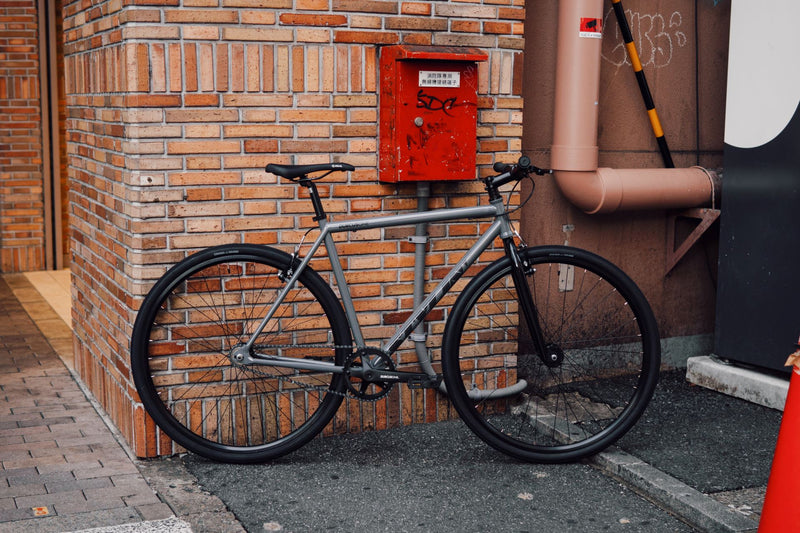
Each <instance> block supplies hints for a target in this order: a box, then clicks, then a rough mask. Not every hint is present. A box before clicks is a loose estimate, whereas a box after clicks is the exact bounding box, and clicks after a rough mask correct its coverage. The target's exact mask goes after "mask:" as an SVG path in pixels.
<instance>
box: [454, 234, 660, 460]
mask: <svg viewBox="0 0 800 533" xmlns="http://www.w3.org/2000/svg"><path fill="white" fill-rule="evenodd" d="M520 257H521V258H522V260H523V263H524V265H525V267H526V270H527V273H526V278H527V280H528V284H529V287H530V292H531V295H532V297H533V300H534V305H535V307H536V311H537V314H538V318H539V322H540V324H541V329H542V331H543V335H544V341H545V344H546V346H547V357H540V354H539V353H538V352H537V350H536V348H535V347H534V343H533V342H532V340H531V336H530V335H529V334H528V332H527V331H526V328H525V327H524V325H521V324H522V323H524V320H522V319H521V318H520V316H519V314H518V308H519V306H518V302H517V294H516V290H515V288H514V283H513V280H512V276H511V262H510V261H509V260H508V259H507V258H502V259H499V260H498V261H495V262H494V263H492V264H491V265H489V266H488V267H487V268H486V269H484V270H483V271H482V272H480V273H479V274H478V275H477V276H476V277H475V278H474V279H473V280H472V281H471V282H470V283H469V285H467V287H466V288H465V289H464V291H463V293H462V294H461V295H460V296H459V298H458V300H457V301H456V303H455V305H454V307H453V310H452V313H451V316H450V318H449V319H448V321H447V325H446V328H445V336H444V342H443V352H442V353H443V355H442V359H443V370H444V379H445V383H446V384H447V391H448V394H449V396H450V399H451V400H452V402H453V404H454V406H455V408H456V410H457V411H458V413H459V415H460V416H461V418H462V419H463V420H464V422H465V423H466V424H467V425H468V426H469V427H470V428H471V429H472V430H473V431H474V432H475V433H476V434H477V435H478V436H479V437H480V438H481V439H483V440H484V441H486V442H487V443H489V444H490V445H492V446H494V447H495V448H497V449H499V450H500V451H502V452H504V453H506V454H509V455H511V456H514V457H517V458H519V459H523V460H526V461H537V462H566V461H574V460H577V459H580V458H582V457H586V456H588V455H592V454H594V453H597V452H599V451H601V450H603V449H604V448H606V447H607V446H609V445H610V444H612V443H613V442H614V441H616V440H617V439H618V438H620V437H621V436H622V435H623V434H624V433H625V432H626V431H628V430H629V429H630V428H631V427H632V426H633V424H634V423H635V422H636V420H637V419H638V418H639V416H640V415H641V414H642V412H643V411H644V409H645V407H646V406H647V403H648V402H649V401H650V398H651V397H652V394H653V391H654V389H655V386H656V382H657V380H658V371H659V365H660V359H661V355H660V343H659V336H658V328H657V325H656V321H655V318H654V317H653V313H652V311H651V309H650V306H649V305H648V303H647V300H646V299H645V298H644V296H643V295H642V293H641V291H640V290H639V289H638V288H637V287H636V285H635V284H634V283H633V281H631V280H630V278H628V277H627V276H626V275H625V274H624V273H623V272H622V271H621V270H620V269H619V268H617V267H615V266H614V265H612V264H611V263H609V262H608V261H606V260H605V259H602V258H601V257H599V256H597V255H594V254H591V253H589V252H586V251H583V250H579V249H574V248H568V247H560V246H554V247H542V248H528V249H525V250H522V251H521V252H520ZM551 358H552V359H555V360H552V359H551ZM521 380H524V383H519V382H520V381H521ZM514 384H518V387H517V388H518V389H519V388H522V386H521V385H525V386H524V389H523V390H522V391H521V392H520V391H516V392H514V391H508V390H507V391H506V394H505V395H504V394H503V393H502V389H503V388H504V387H509V386H512V385H514ZM515 390H516V389H515Z"/></svg>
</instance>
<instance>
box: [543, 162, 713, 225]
mask: <svg viewBox="0 0 800 533" xmlns="http://www.w3.org/2000/svg"><path fill="white" fill-rule="evenodd" d="M553 175H554V178H555V181H556V184H557V185H558V188H559V190H561V193H562V194H563V195H564V196H565V197H566V198H567V200H569V201H570V202H571V203H572V204H573V205H575V206H576V207H578V208H579V209H581V210H582V211H584V212H585V213H588V214H595V213H614V212H616V211H623V210H641V209H683V208H690V207H698V206H701V205H706V204H709V203H712V202H713V201H714V198H715V196H716V195H717V194H718V192H719V178H718V177H717V175H716V174H715V173H713V172H710V171H707V170H706V169H703V168H700V167H691V168H666V169H612V168H598V169H597V170H594V171H565V170H556V171H554V172H553Z"/></svg>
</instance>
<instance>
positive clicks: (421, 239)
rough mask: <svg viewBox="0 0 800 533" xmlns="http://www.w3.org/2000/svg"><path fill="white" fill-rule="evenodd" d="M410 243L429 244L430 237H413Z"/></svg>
mask: <svg viewBox="0 0 800 533" xmlns="http://www.w3.org/2000/svg"><path fill="white" fill-rule="evenodd" d="M408 242H410V243H412V244H427V243H428V237H427V236H426V235H412V236H410V237H409V238H408Z"/></svg>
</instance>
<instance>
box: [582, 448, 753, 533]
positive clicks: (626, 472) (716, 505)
mask: <svg viewBox="0 0 800 533" xmlns="http://www.w3.org/2000/svg"><path fill="white" fill-rule="evenodd" d="M590 464H592V465H594V466H596V467H597V468H599V469H600V470H602V471H603V472H605V473H607V474H609V475H611V476H613V477H616V478H618V479H619V480H621V481H622V482H623V483H625V484H626V485H627V486H629V487H630V488H632V489H633V490H635V491H636V492H638V493H640V494H641V495H643V496H644V497H645V498H647V499H649V500H650V501H652V502H653V503H655V504H657V505H659V506H660V507H662V508H664V509H666V510H667V511H669V512H670V513H672V514H674V515H675V516H677V517H678V518H680V519H681V520H683V521H685V522H686V523H688V524H689V525H691V526H693V527H696V528H698V529H701V530H702V531H709V532H715V533H716V532H721V533H722V532H725V533H728V532H736V533H744V532H755V531H756V530H757V529H758V524H757V523H756V522H755V521H753V520H751V519H749V518H747V517H745V516H744V515H741V514H738V513H736V512H735V511H733V510H731V509H730V508H729V507H727V506H725V505H723V504H721V503H720V502H718V501H716V500H714V499H713V498H711V497H710V496H706V495H705V494H703V493H702V492H700V491H698V490H696V489H693V488H692V487H690V486H689V485H687V484H685V483H683V482H682V481H680V480H678V479H676V478H674V477H672V476H670V475H669V474H666V473H664V472H662V471H661V470H658V469H657V468H655V467H653V466H651V465H650V464H648V463H646V462H644V461H642V460H641V459H639V458H637V457H635V456H633V455H631V454H629V453H627V452H624V451H622V450H620V449H618V448H614V447H612V448H609V449H608V450H607V451H605V452H602V453H600V454H598V455H596V456H595V457H593V458H592V459H591V460H590Z"/></svg>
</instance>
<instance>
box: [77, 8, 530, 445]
mask: <svg viewBox="0 0 800 533" xmlns="http://www.w3.org/2000/svg"><path fill="white" fill-rule="evenodd" d="M123 4H124V7H123ZM201 4H202V7H194V6H195V5H198V6H199V5H201ZM84 5H85V4H84V3H83V2H79V1H74V2H67V3H66V5H65V11H64V14H65V15H64V18H65V20H64V31H65V37H66V47H65V54H66V56H67V57H66V66H67V104H68V110H69V111H68V117H69V118H68V139H69V147H68V152H69V164H70V168H69V173H70V176H71V178H72V179H73V180H74V181H75V186H74V187H73V190H74V193H73V195H72V197H71V209H72V211H73V213H74V217H73V224H72V227H71V238H72V241H73V250H74V252H73V255H74V263H73V264H74V266H73V272H74V277H75V280H76V281H75V284H76V290H77V295H78V297H77V301H76V306H75V311H74V314H75V321H76V332H75V336H76V366H77V368H78V369H79V371H80V373H81V375H82V376H83V379H84V380H85V381H86V383H87V384H88V386H89V387H90V389H91V390H92V391H93V392H94V394H95V396H96V397H97V398H98V399H99V400H100V402H101V403H102V404H103V405H104V406H105V408H106V410H107V411H108V412H109V414H110V416H111V418H112V419H113V420H114V421H115V423H116V424H117V425H118V426H119V427H120V429H121V431H122V434H123V435H125V437H126V438H127V439H128V440H129V442H131V443H132V445H133V448H134V451H135V453H136V454H137V455H140V456H153V455H157V454H164V453H169V452H170V451H171V447H170V443H169V442H168V440H167V439H165V438H162V437H161V436H160V435H159V434H158V432H157V431H156V430H155V428H154V427H153V425H152V422H151V421H150V420H149V418H148V417H146V416H145V414H144V413H143V411H142V408H141V405H140V403H139V401H138V398H137V396H136V393H135V390H134V388H133V385H132V380H131V376H130V367H129V360H128V359H129V353H128V343H129V336H130V333H131V329H132V323H133V321H134V317H135V313H136V310H137V309H138V307H139V305H140V303H141V299H142V298H143V296H144V295H145V294H146V292H147V290H148V289H149V287H150V286H152V284H153V283H154V282H155V280H156V279H157V278H158V277H159V276H160V275H162V274H163V273H164V272H165V270H166V269H167V268H168V266H169V265H171V264H173V263H174V262H176V261H178V260H180V259H181V258H183V257H185V256H186V255H187V254H191V253H192V252H194V251H196V250H198V249H200V248H201V247H205V246H209V245H213V244H220V243H237V242H252V243H264V244H270V245H275V246H278V247H281V248H283V249H287V250H290V249H292V248H293V246H294V244H295V243H297V242H298V240H299V239H300V237H301V235H302V234H303V233H304V232H305V230H306V229H307V228H308V227H310V225H311V224H312V221H311V216H310V215H311V214H312V212H311V206H310V203H309V202H308V201H307V199H305V198H303V197H302V195H301V193H300V192H299V191H298V188H297V187H296V186H294V185H291V184H287V183H284V182H279V181H278V180H277V179H276V178H275V176H272V175H268V174H266V173H265V172H264V170H263V167H264V165H265V164H266V163H269V162H275V163H288V162H296V163H313V162H327V161H331V160H340V161H345V162H348V163H351V164H353V165H356V166H357V167H358V168H357V170H356V171H355V172H353V173H352V174H351V175H350V176H349V177H345V176H344V175H341V176H339V177H337V178H334V177H332V179H330V180H329V181H326V182H323V184H322V185H323V186H322V190H323V194H324V196H325V197H326V199H325V202H326V208H327V210H328V211H329V213H331V214H332V215H333V216H334V217H335V216H336V215H337V214H342V213H350V214H353V215H365V214H374V213H381V212H385V213H396V212H398V211H405V210H413V209H415V208H416V200H415V191H416V189H415V186H414V185H413V184H412V185H409V184H404V185H385V184H379V183H378V182H377V175H378V171H377V166H378V156H377V153H376V150H377V146H378V143H377V135H378V83H379V80H378V68H377V65H378V57H379V53H380V52H379V51H380V46H382V45H387V44H400V43H404V44H433V45H449V46H471V47H479V48H481V49H482V50H484V51H485V52H486V53H487V54H488V55H489V60H488V61H487V62H485V63H481V64H480V66H479V68H480V74H479V102H478V106H479V116H478V137H479V139H478V151H479V154H478V164H479V167H480V168H479V173H480V174H485V173H487V172H489V171H490V170H489V169H490V167H491V164H492V163H494V162H495V160H497V159H502V160H504V161H509V160H513V158H514V157H516V156H517V155H518V154H519V150H520V142H521V141H520V139H521V135H522V125H521V121H522V98H521V96H520V93H521V91H520V88H521V75H520V73H521V67H522V63H521V50H522V45H523V43H522V35H521V33H522V23H523V18H524V9H523V6H522V2H521V1H519V0H518V1H515V0H499V1H493V2H487V3H481V2H459V3H458V4H451V3H448V2H432V3H427V2H394V1H374V0H330V1H328V0H323V1H322V2H318V1H306V0H296V1H292V0H272V1H268V2H252V1H250V0H224V1H223V0H220V1H216V0H212V1H207V0H206V1H203V2H189V1H186V0H185V1H183V2H180V3H179V1H178V0H152V1H148V0H139V1H137V2H136V5H135V6H130V7H129V5H128V3H123V2H122V1H121V0H112V1H107V2H101V3H97V2H95V5H94V6H92V7H91V8H86V7H83V6H84ZM480 190H481V186H480V184H479V183H477V182H464V183H459V184H454V183H448V184H446V185H436V186H434V187H433V194H434V198H433V200H432V205H433V206H443V205H451V206H457V205H475V203H476V201H477V196H476V195H475V194H474V193H476V192H479V191H480ZM477 230H478V224H477V223H471V224H457V225H453V226H451V227H450V229H449V230H448V228H446V227H443V226H437V227H434V228H432V230H431V233H432V234H433V236H434V237H438V238H435V239H434V241H433V243H432V244H431V253H430V256H429V259H428V265H429V269H428V273H427V275H428V279H436V278H437V277H441V275H442V271H443V270H444V269H445V268H446V267H447V266H448V265H450V264H452V263H453V262H454V261H455V260H457V259H458V257H459V256H460V253H459V250H463V249H464V248H465V246H466V245H467V244H468V242H471V240H472V239H470V237H471V236H472V237H473V238H474V235H475V234H476V233H477ZM412 231H413V228H398V229H388V230H386V231H383V232H382V231H377V230H376V231H366V232H359V233H357V234H353V235H352V236H350V237H349V238H350V239H351V240H350V241H347V242H343V243H342V247H341V254H342V257H343V260H344V261H345V262H346V263H347V265H348V267H349V268H350V270H351V271H352V275H351V277H350V279H351V282H352V283H353V284H354V294H355V295H356V296H357V298H358V301H357V306H358V307H359V309H360V310H361V311H363V316H364V324H365V329H364V333H365V335H366V336H367V338H368V339H371V340H372V341H373V342H374V343H375V344H378V339H382V338H385V337H388V335H389V333H390V332H391V331H392V330H393V328H394V327H395V326H394V324H395V323H396V321H397V320H398V317H399V316H401V315H402V313H403V310H406V309H408V308H409V307H410V302H411V290H412V289H411V285H410V281H411V279H412V277H413V271H412V266H413V247H412V246H413V245H410V244H409V243H407V242H406V241H405V237H406V236H408V235H410V234H411V232H412ZM376 239H378V240H376ZM381 239H382V240H381ZM320 268H324V266H320ZM449 303H452V300H450V301H449ZM443 316H444V313H441V312H439V315H438V317H440V319H441V317H443ZM442 327H443V326H442V324H441V322H436V323H433V324H431V326H430V328H431V333H432V335H431V336H430V337H429V343H428V345H429V347H430V348H431V349H432V350H433V353H434V355H435V357H437V358H438V351H439V346H440V344H441V333H442ZM397 362H398V364H399V365H400V366H403V365H408V364H413V357H412V356H411V351H410V350H408V349H406V350H404V351H403V352H401V353H400V354H399V355H398V361H397ZM450 416H451V412H450V408H449V405H448V403H447V401H446V399H444V398H442V397H440V396H438V395H437V393H435V392H433V391H410V390H409V389H408V388H406V387H404V386H401V387H395V389H394V390H393V391H392V393H391V394H390V395H389V396H388V397H387V398H386V399H384V400H382V401H381V402H377V403H366V404H360V403H358V402H348V403H347V404H346V405H344V406H343V407H342V409H340V413H339V415H338V416H337V418H336V421H335V431H358V430H363V429H373V428H375V429H381V428H387V427H391V426H396V425H401V424H411V423H417V422H426V421H432V420H437V419H443V418H448V417H450Z"/></svg>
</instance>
